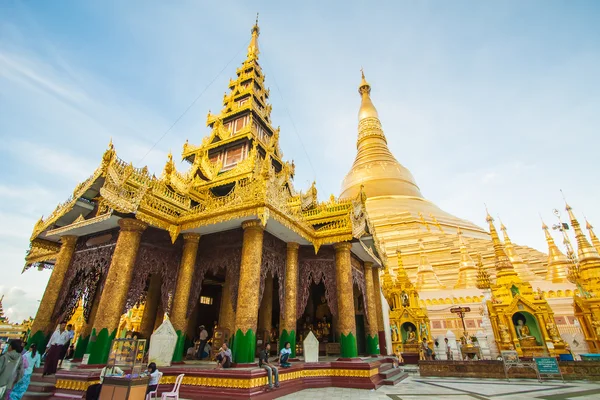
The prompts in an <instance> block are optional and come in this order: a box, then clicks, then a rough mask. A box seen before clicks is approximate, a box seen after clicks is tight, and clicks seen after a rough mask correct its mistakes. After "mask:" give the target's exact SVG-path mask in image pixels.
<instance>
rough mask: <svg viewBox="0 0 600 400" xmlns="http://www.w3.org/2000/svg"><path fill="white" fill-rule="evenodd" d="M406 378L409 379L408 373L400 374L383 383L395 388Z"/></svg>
mask: <svg viewBox="0 0 600 400" xmlns="http://www.w3.org/2000/svg"><path fill="white" fill-rule="evenodd" d="M406 378H408V374H407V373H406V372H400V373H399V374H397V375H394V376H393V377H392V378H388V379H384V380H383V382H382V383H383V384H384V385H390V386H394V385H396V384H398V383H399V382H402V381H403V380H405V379H406Z"/></svg>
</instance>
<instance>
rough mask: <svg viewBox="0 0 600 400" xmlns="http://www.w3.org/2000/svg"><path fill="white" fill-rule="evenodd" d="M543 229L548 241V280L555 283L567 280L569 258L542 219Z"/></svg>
mask: <svg viewBox="0 0 600 400" xmlns="http://www.w3.org/2000/svg"><path fill="white" fill-rule="evenodd" d="M540 218H541V216H540ZM542 230H543V231H544V235H545V236H546V243H548V266H547V272H546V280H547V281H551V282H554V283H562V282H566V281H567V273H568V270H569V267H570V263H569V260H568V258H567V257H565V255H564V254H563V253H561V251H560V250H559V249H558V247H557V246H556V243H555V242H554V238H553V237H552V235H551V234H550V232H549V231H548V226H547V225H546V224H545V223H544V220H542Z"/></svg>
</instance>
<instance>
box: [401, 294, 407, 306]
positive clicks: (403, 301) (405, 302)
mask: <svg viewBox="0 0 600 400" xmlns="http://www.w3.org/2000/svg"><path fill="white" fill-rule="evenodd" d="M400 297H401V298H402V307H408V306H409V301H408V295H407V294H406V292H402V294H401V295H400Z"/></svg>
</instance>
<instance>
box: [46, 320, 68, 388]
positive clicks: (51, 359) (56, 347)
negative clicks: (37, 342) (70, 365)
mask: <svg viewBox="0 0 600 400" xmlns="http://www.w3.org/2000/svg"><path fill="white" fill-rule="evenodd" d="M67 340H69V334H68V333H67V331H66V330H65V323H64V322H61V323H60V325H59V326H58V329H57V330H55V331H54V333H53V334H52V336H51V337H50V341H49V342H48V345H47V346H46V360H45V361H44V373H43V374H42V376H46V375H54V374H55V373H56V368H57V367H58V359H59V357H60V353H61V351H62V347H63V346H64V344H65V343H66V342H67Z"/></svg>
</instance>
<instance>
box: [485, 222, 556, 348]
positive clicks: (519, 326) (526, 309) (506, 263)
mask: <svg viewBox="0 0 600 400" xmlns="http://www.w3.org/2000/svg"><path fill="white" fill-rule="evenodd" d="M486 220H487V222H488V224H489V227H490V235H491V237H492V242H493V244H494V256H495V260H496V263H495V267H496V282H495V283H488V284H489V286H490V289H491V292H492V299H491V300H490V301H488V302H487V306H488V310H489V314H490V319H491V322H492V328H493V330H494V336H495V337H496V342H497V344H498V349H499V350H500V351H502V350H516V351H517V352H518V353H519V355H520V356H530V357H531V356H540V355H544V354H548V353H549V354H550V355H553V356H554V355H557V354H563V353H566V351H565V342H564V341H563V339H562V338H561V336H560V334H559V332H558V329H557V328H556V325H555V322H554V313H553V311H552V309H551V308H550V306H549V305H548V303H547V302H546V300H545V299H544V297H543V296H542V295H541V294H540V293H538V292H534V291H533V289H532V287H531V284H530V283H529V282H523V281H522V280H521V278H520V276H519V274H518V273H517V271H516V270H515V267H514V266H513V263H512V262H511V260H510V258H509V257H508V256H507V254H506V251H505V249H504V245H503V244H502V242H501V241H500V238H499V237H498V232H497V231H496V227H495V226H494V219H493V218H492V217H491V216H490V215H489V213H488V215H487V218H486ZM482 271H483V270H482ZM481 273H484V272H480V275H481ZM485 281H486V279H485V277H482V276H480V277H479V279H478V286H479V287H480V288H485V286H486V284H485ZM487 282H489V279H488V280H487Z"/></svg>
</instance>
